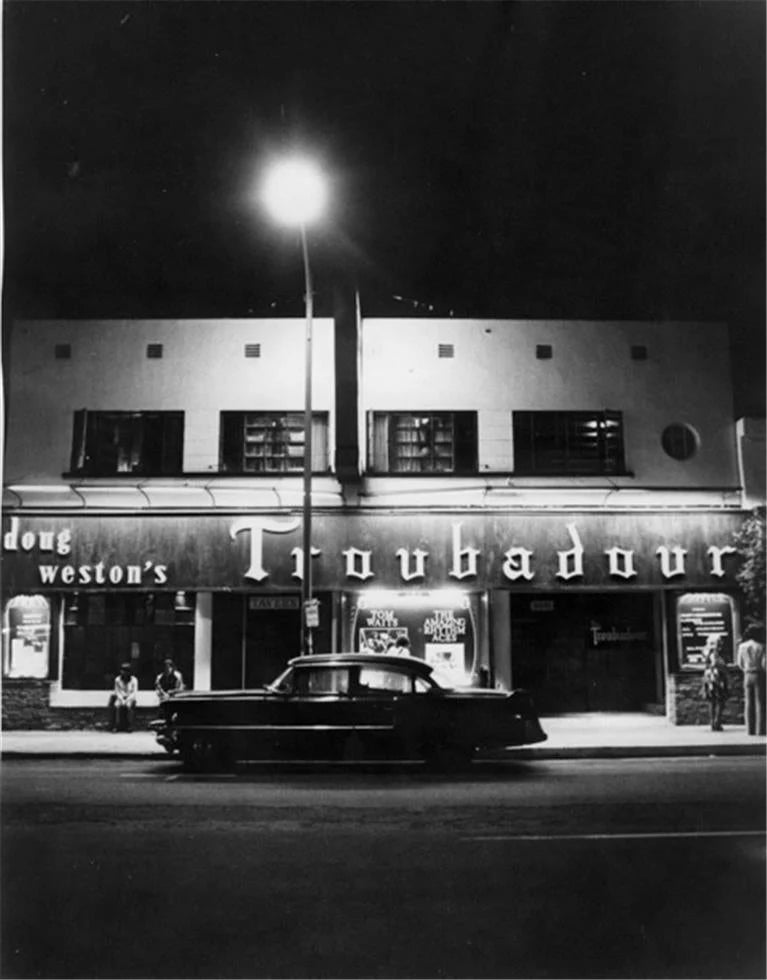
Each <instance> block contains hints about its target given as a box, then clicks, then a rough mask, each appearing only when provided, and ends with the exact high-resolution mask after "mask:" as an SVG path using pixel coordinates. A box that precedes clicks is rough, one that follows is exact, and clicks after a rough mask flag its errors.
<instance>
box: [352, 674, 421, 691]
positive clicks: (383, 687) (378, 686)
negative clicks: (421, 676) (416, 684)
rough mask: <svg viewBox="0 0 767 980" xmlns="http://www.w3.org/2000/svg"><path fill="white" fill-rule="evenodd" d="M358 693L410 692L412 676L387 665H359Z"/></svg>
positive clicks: (411, 689)
mask: <svg viewBox="0 0 767 980" xmlns="http://www.w3.org/2000/svg"><path fill="white" fill-rule="evenodd" d="M359 687H360V692H359V693H360V694H363V695H365V694H412V693H413V677H412V675H411V674H408V673H407V672H405V671H402V670H392V669H391V668H389V667H360V676H359Z"/></svg>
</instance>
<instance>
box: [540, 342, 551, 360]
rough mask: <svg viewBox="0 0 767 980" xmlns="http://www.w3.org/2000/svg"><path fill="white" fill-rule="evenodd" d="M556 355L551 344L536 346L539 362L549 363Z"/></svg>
mask: <svg viewBox="0 0 767 980" xmlns="http://www.w3.org/2000/svg"><path fill="white" fill-rule="evenodd" d="M553 355H554V351H553V350H552V348H551V344H536V345H535V356H536V357H537V358H538V360H539V361H549V360H551V358H552V357H553Z"/></svg>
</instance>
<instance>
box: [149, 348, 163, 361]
mask: <svg viewBox="0 0 767 980" xmlns="http://www.w3.org/2000/svg"><path fill="white" fill-rule="evenodd" d="M146 356H147V357H151V358H155V359H156V358H159V357H162V344H147V345H146Z"/></svg>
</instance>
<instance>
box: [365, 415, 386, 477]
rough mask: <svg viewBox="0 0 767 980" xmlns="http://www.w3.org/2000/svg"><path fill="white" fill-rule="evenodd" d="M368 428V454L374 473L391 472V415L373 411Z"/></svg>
mask: <svg viewBox="0 0 767 980" xmlns="http://www.w3.org/2000/svg"><path fill="white" fill-rule="evenodd" d="M369 418H370V424H369V428H368V437H369V447H368V455H369V458H370V462H371V464H372V467H371V468H372V470H373V472H374V473H388V472H389V416H388V415H386V414H384V413H379V412H371V413H370V416H369Z"/></svg>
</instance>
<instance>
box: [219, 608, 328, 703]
mask: <svg viewBox="0 0 767 980" xmlns="http://www.w3.org/2000/svg"><path fill="white" fill-rule="evenodd" d="M317 598H319V600H320V628H319V629H317V630H315V650H316V651H317V652H318V653H319V652H326V651H329V650H330V633H331V618H332V605H331V596H330V594H323V595H319V596H318V597H317ZM300 652H301V608H300V599H299V597H298V596H291V595H284V596H269V597H265V596H253V595H252V594H243V593H232V592H218V593H216V594H215V595H214V596H213V655H212V663H211V687H212V688H213V689H214V690H222V689H227V688H234V689H239V688H242V687H262V686H263V685H264V684H268V683H269V682H270V681H273V680H274V679H275V678H276V677H277V675H278V674H280V673H281V671H283V670H284V669H285V667H286V666H287V663H288V661H289V660H290V659H291V658H292V657H297V656H298V655H299V654H300Z"/></svg>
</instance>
